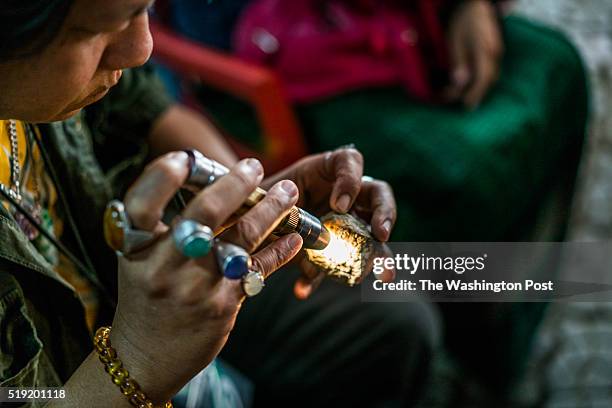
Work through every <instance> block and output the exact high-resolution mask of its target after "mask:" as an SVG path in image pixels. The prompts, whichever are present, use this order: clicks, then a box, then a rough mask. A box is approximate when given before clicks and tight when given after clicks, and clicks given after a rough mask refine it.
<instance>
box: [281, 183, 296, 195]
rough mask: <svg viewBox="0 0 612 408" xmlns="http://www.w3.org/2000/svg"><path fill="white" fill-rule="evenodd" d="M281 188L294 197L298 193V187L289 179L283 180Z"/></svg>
mask: <svg viewBox="0 0 612 408" xmlns="http://www.w3.org/2000/svg"><path fill="white" fill-rule="evenodd" d="M280 188H281V190H283V191H284V192H285V193H287V195H288V196H289V197H294V196H295V195H297V193H298V188H297V186H296V185H295V183H294V182H292V181H289V180H283V181H281V183H280Z"/></svg>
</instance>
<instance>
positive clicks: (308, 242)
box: [185, 150, 329, 250]
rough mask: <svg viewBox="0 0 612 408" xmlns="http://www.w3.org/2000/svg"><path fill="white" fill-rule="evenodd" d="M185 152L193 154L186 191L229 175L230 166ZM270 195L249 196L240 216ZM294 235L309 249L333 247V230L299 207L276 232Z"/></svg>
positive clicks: (259, 190)
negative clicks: (330, 235) (298, 236)
mask: <svg viewBox="0 0 612 408" xmlns="http://www.w3.org/2000/svg"><path fill="white" fill-rule="evenodd" d="M185 152H186V153H187V154H188V155H189V168H190V173H189V177H188V179H187V183H186V184H185V188H187V189H189V190H191V191H199V190H201V189H203V188H205V187H207V186H210V185H211V184H213V183H214V182H215V181H217V180H218V179H219V178H221V177H223V176H224V175H226V174H227V173H229V169H228V168H227V167H225V166H223V165H222V164H220V163H218V162H216V161H214V160H212V159H209V158H208V157H206V156H204V155H203V154H202V153H200V152H199V151H197V150H185ZM266 194H267V192H266V190H264V189H262V188H259V187H258V188H257V189H256V190H255V191H253V192H252V193H251V194H250V195H249V197H248V198H247V200H246V201H245V202H244V204H243V205H242V208H241V209H240V210H238V211H237V214H238V215H242V214H244V213H246V212H247V211H248V210H249V209H251V208H252V207H253V206H255V204H257V203H258V202H260V201H261V200H263V198H264V197H265V196H266ZM291 233H298V234H299V235H300V236H301V237H302V239H303V241H304V248H307V249H315V250H321V249H324V248H325V247H327V245H328V244H329V231H328V230H327V229H326V228H325V227H324V226H323V224H322V223H321V221H320V220H319V219H318V218H317V217H315V216H314V215H312V214H310V213H309V212H307V211H304V210H303V209H301V208H299V207H295V206H294V207H293V208H291V211H290V212H289V215H287V216H286V217H285V218H284V219H283V220H282V221H281V222H280V224H279V225H278V227H276V229H275V230H274V232H273V234H275V235H287V234H291Z"/></svg>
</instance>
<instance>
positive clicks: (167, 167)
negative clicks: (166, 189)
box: [150, 153, 186, 189]
mask: <svg viewBox="0 0 612 408" xmlns="http://www.w3.org/2000/svg"><path fill="white" fill-rule="evenodd" d="M175 156H176V153H168V154H166V155H164V156H163V157H161V158H160V159H158V160H157V161H155V162H154V163H153V164H151V166H150V169H151V170H154V171H155V172H157V173H158V174H159V175H160V177H161V178H162V182H163V183H165V184H168V185H170V186H172V187H174V188H175V189H179V188H180V187H181V186H182V184H183V177H182V174H184V173H185V172H186V170H185V169H183V168H181V167H179V166H180V164H179V163H177V161H176V160H175Z"/></svg>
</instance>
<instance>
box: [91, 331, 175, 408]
mask: <svg viewBox="0 0 612 408" xmlns="http://www.w3.org/2000/svg"><path fill="white" fill-rule="evenodd" d="M110 332H111V328H110V327H109V326H103V327H100V328H99V329H98V330H97V331H96V335H95V336H94V339H93V343H94V347H95V348H96V351H97V352H98V357H99V358H100V361H101V362H102V363H103V364H104V369H105V370H106V372H107V373H109V374H110V376H111V379H112V381H113V384H115V385H116V386H118V387H119V388H120V389H121V392H122V393H123V395H125V396H126V397H127V398H128V400H129V401H130V404H132V405H133V406H135V407H138V408H154V407H155V406H154V405H153V402H151V400H150V399H149V398H147V396H146V395H145V393H144V392H142V389H141V388H140V385H138V383H137V382H136V381H134V380H133V379H131V378H130V373H129V372H128V370H126V369H125V367H123V363H122V362H121V360H119V358H118V357H117V350H115V349H114V348H113V347H112V346H111V342H110ZM164 408H173V407H172V402H170V401H168V402H166V404H165V405H164Z"/></svg>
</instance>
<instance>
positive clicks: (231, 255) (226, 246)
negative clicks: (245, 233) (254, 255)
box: [215, 241, 252, 279]
mask: <svg viewBox="0 0 612 408" xmlns="http://www.w3.org/2000/svg"><path fill="white" fill-rule="evenodd" d="M215 254H216V256H217V263H218V265H219V269H220V270H221V273H223V276H225V277H226V278H228V279H242V277H243V276H245V275H246V274H247V273H249V269H250V268H251V264H252V262H251V256H250V255H249V254H248V252H247V251H245V250H244V248H242V247H239V246H238V245H234V244H230V243H228V242H223V241H218V242H217V243H216V245H215Z"/></svg>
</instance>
